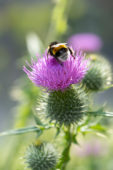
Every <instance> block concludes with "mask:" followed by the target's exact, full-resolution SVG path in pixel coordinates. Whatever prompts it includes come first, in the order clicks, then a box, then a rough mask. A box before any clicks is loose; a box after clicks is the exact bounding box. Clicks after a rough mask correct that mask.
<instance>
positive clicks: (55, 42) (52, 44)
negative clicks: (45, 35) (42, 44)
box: [49, 41, 59, 47]
mask: <svg viewBox="0 0 113 170" xmlns="http://www.w3.org/2000/svg"><path fill="white" fill-rule="evenodd" d="M56 44H59V42H58V41H53V42H51V43H50V44H49V46H50V47H52V46H54V45H56Z"/></svg>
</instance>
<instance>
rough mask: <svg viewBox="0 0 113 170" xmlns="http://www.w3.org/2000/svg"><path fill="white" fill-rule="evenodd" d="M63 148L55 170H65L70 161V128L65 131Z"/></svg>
mask: <svg viewBox="0 0 113 170" xmlns="http://www.w3.org/2000/svg"><path fill="white" fill-rule="evenodd" d="M64 138H65V142H66V143H65V148H64V150H63V152H62V156H61V161H60V163H59V164H58V166H57V168H59V169H60V170H65V169H66V166H67V164H68V162H69V160H70V147H71V144H72V134H71V132H70V127H69V128H68V129H67V130H66V131H65V136H64Z"/></svg>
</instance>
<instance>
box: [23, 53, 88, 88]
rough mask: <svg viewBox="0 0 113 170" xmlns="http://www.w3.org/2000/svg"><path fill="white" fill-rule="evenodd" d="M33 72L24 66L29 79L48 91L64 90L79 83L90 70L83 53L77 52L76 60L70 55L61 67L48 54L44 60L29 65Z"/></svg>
mask: <svg viewBox="0 0 113 170" xmlns="http://www.w3.org/2000/svg"><path fill="white" fill-rule="evenodd" d="M29 67H30V68H31V71H30V70H29V69H27V68H26V67H25V66H24V71H25V72H26V74H27V75H28V77H29V79H30V80H31V81H32V82H33V83H34V84H35V85H36V86H40V87H44V88H46V89H48V90H56V91H57V90H62V91H63V90H64V89H66V88H67V87H69V86H70V85H71V84H77V83H79V82H80V81H81V80H82V79H83V78H84V76H85V74H86V72H87V70H88V60H86V59H85V58H84V55H83V54H82V53H81V52H77V53H76V56H75V59H74V58H73V57H72V56H71V55H70V56H69V57H68V59H67V60H66V61H65V62H64V63H63V65H60V64H59V63H58V62H57V61H56V59H55V58H53V57H51V56H49V58H48V59H47V54H45V56H44V57H43V58H40V59H37V61H33V60H32V64H31V65H29Z"/></svg>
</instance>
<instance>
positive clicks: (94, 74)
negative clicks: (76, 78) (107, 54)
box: [82, 55, 112, 91]
mask: <svg viewBox="0 0 113 170" xmlns="http://www.w3.org/2000/svg"><path fill="white" fill-rule="evenodd" d="M90 58H91V62H90V64H91V68H90V69H89V70H88V71H87V74H86V75H85V77H84V79H83V81H82V83H83V86H85V89H86V90H87V91H100V90H103V89H104V88H106V87H107V86H109V85H110V84H111V80H112V76H111V66H110V64H109V62H108V61H107V60H106V59H105V58H103V57H102V56H99V55H91V57H90Z"/></svg>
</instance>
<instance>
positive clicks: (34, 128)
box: [0, 125, 52, 136]
mask: <svg viewBox="0 0 113 170" xmlns="http://www.w3.org/2000/svg"><path fill="white" fill-rule="evenodd" d="M51 127H52V126H49V125H47V126H46V125H45V126H30V127H25V128H19V129H13V130H9V131H5V132H1V133H0V136H8V135H20V134H24V133H30V132H37V133H38V135H39V134H41V133H42V131H43V130H46V129H49V128H51Z"/></svg>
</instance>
